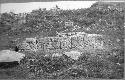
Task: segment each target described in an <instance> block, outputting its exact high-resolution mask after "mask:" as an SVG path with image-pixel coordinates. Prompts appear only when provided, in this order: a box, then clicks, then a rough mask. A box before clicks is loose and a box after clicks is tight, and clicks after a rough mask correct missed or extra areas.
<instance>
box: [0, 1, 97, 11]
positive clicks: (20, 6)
mask: <svg viewBox="0 0 125 80" xmlns="http://www.w3.org/2000/svg"><path fill="white" fill-rule="evenodd" d="M95 2H97V1H55V2H27V3H2V4H1V9H0V13H4V12H14V13H24V12H31V11H32V10H34V9H39V8H46V9H48V10H49V9H51V8H53V7H55V6H56V5H58V7H59V8H61V9H64V10H66V9H78V8H89V7H90V6H91V5H92V4H93V3H95Z"/></svg>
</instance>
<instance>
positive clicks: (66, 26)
mask: <svg viewBox="0 0 125 80" xmlns="http://www.w3.org/2000/svg"><path fill="white" fill-rule="evenodd" d="M24 15H25V17H24V16H23V17H22V16H20V15H19V14H15V13H13V12H11V13H3V14H1V15H0V16H1V18H0V25H1V26H0V49H1V50H3V49H13V50H15V47H16V45H17V44H19V43H20V42H23V41H24V40H25V39H26V38H33V37H36V38H39V39H42V40H43V42H44V40H46V39H45V38H49V39H50V38H51V37H56V36H57V34H58V33H62V32H65V33H66V32H67V33H69V32H86V33H87V34H90V35H93V34H98V35H102V36H104V35H105V36H106V37H103V38H105V39H107V41H105V43H107V44H108V45H109V46H110V47H109V48H112V49H110V51H107V50H106V51H102V50H96V52H93V51H91V52H82V51H81V50H79V49H76V48H75V49H68V50H57V51H55V52H53V54H52V53H51V52H46V51H39V52H37V51H36V52H30V51H20V52H22V53H24V54H25V55H26V57H25V59H24V60H23V61H22V62H21V64H20V65H18V67H15V68H11V69H6V70H4V71H3V72H2V69H0V74H1V75H0V78H16V79H18V78H25V79H27V78H28V79H36V78H42V79H46V78H47V79H81V78H82V79H83V78H103V79H122V78H123V75H124V74H123V73H124V44H123V42H124V40H123V39H124V3H105V2H101V3H100V2H97V3H95V4H93V5H92V6H91V7H90V8H86V9H77V10H62V9H60V8H58V6H56V9H51V10H46V9H37V10H33V11H32V12H31V13H26V14H24ZM75 41H76V43H77V42H79V41H77V40H76V39H74V43H75ZM81 43H82V42H81ZM81 43H80V44H81ZM117 46H118V47H117ZM82 50H83V49H82ZM76 54H77V55H76ZM74 56H76V57H74Z"/></svg>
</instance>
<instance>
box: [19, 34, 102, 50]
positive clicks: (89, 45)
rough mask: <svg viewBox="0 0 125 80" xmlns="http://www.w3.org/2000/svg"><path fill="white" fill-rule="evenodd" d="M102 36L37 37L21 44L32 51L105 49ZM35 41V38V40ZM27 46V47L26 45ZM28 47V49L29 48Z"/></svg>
mask: <svg viewBox="0 0 125 80" xmlns="http://www.w3.org/2000/svg"><path fill="white" fill-rule="evenodd" d="M98 38H102V37H101V36H97V35H94V36H88V35H82V36H78V35H77V36H69V37H45V38H39V39H36V42H32V41H31V40H30V42H29V41H24V42H23V43H22V44H21V46H23V49H25V50H31V51H38V50H40V51H46V52H51V51H55V50H61V49H63V50H68V49H73V48H75V49H81V50H87V51H90V50H96V49H103V48H104V46H103V40H98ZM33 41H34V40H33ZM24 46H26V47H24ZM27 48H28V49H27Z"/></svg>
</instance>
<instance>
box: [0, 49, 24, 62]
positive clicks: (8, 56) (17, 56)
mask: <svg viewBox="0 0 125 80" xmlns="http://www.w3.org/2000/svg"><path fill="white" fill-rule="evenodd" d="M24 57H25V54H23V53H19V52H15V51H10V50H2V51H0V62H14V61H18V62H20V60H21V59H23V58H24Z"/></svg>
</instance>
